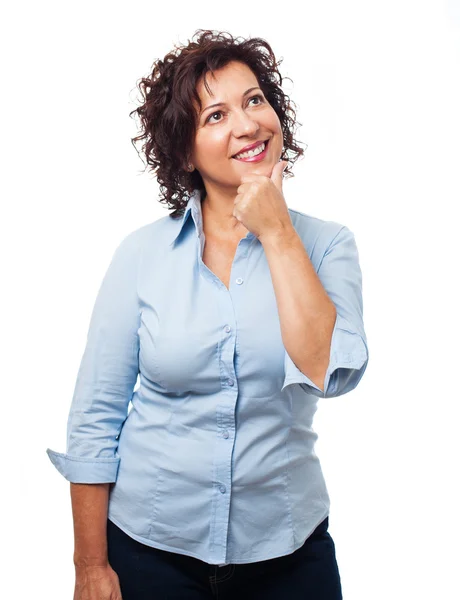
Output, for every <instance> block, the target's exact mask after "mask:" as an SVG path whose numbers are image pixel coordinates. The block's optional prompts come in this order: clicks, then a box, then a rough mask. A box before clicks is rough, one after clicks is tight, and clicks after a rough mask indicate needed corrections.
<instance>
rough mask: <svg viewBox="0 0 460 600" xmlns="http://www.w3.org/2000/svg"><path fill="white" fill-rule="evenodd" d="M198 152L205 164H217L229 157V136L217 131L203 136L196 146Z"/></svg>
mask: <svg viewBox="0 0 460 600" xmlns="http://www.w3.org/2000/svg"><path fill="white" fill-rule="evenodd" d="M196 151H197V154H198V155H199V157H200V158H201V160H203V161H204V162H210V161H211V162H216V161H218V160H220V159H221V158H222V157H227V153H228V136H227V135H226V134H224V133H219V132H217V131H216V132H212V133H210V134H209V135H207V136H202V137H201V139H200V140H199V142H197V144H196Z"/></svg>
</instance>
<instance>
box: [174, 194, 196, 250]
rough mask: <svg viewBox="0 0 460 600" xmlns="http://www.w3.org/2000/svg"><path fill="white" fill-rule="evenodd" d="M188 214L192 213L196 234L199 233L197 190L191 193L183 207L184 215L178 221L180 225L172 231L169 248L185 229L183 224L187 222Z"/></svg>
mask: <svg viewBox="0 0 460 600" xmlns="http://www.w3.org/2000/svg"><path fill="white" fill-rule="evenodd" d="M190 213H192V217H193V220H194V222H195V226H196V228H197V231H198V233H200V232H201V230H202V223H203V221H202V218H201V193H200V190H199V189H194V190H193V192H192V193H191V194H190V197H189V199H188V202H187V205H186V207H185V211H184V214H183V216H182V219H181V221H180V225H179V227H178V229H177V230H176V229H174V234H173V238H172V240H171V242H170V244H169V245H170V246H173V245H174V244H175V242H176V240H177V238H178V237H179V236H180V234H181V232H182V230H183V229H184V227H185V224H186V223H187V221H188V218H189V216H190Z"/></svg>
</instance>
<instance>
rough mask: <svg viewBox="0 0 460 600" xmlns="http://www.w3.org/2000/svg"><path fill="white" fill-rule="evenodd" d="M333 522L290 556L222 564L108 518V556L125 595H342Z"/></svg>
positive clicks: (324, 598)
mask: <svg viewBox="0 0 460 600" xmlns="http://www.w3.org/2000/svg"><path fill="white" fill-rule="evenodd" d="M328 525H329V517H326V519H324V521H323V522H322V523H320V524H319V525H318V527H317V528H316V529H315V530H314V531H313V533H312V534H311V535H310V537H309V538H307V540H306V541H305V543H304V545H303V546H301V547H300V548H299V549H298V550H296V551H295V552H293V553H291V554H288V555H286V556H280V557H277V558H272V559H269V560H264V561H260V562H255V563H247V564H229V565H225V566H223V567H219V566H218V565H210V564H208V563H206V562H203V561H201V560H199V559H197V558H194V557H192V556H186V555H184V554H178V553H175V552H168V551H166V550H160V549H158V548H152V547H151V546H147V545H145V544H141V543H140V542H138V541H137V540H134V539H133V538H131V537H130V536H129V535H127V534H126V533H125V532H124V531H122V530H121V529H120V528H119V527H117V526H116V525H115V524H114V523H112V521H110V520H109V519H107V546H108V559H109V563H110V566H111V567H112V569H113V570H114V571H115V572H116V573H117V575H118V578H119V581H120V588H121V594H122V597H123V600H188V599H189V600H234V599H237V600H342V589H341V583H340V575H339V569H338V565H337V561H336V556H335V544H334V541H333V540H332V537H331V536H330V534H329V532H328V531H327V529H328Z"/></svg>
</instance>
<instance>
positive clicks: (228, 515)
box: [47, 190, 368, 564]
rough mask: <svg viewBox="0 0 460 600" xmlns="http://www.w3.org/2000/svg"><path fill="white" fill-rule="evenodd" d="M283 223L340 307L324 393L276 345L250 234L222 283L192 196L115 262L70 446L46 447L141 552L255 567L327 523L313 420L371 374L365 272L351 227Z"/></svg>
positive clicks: (303, 219) (270, 301)
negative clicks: (105, 500)
mask: <svg viewBox="0 0 460 600" xmlns="http://www.w3.org/2000/svg"><path fill="white" fill-rule="evenodd" d="M289 213H290V216H291V220H292V223H293V225H294V227H295V229H296V231H297V233H298V234H299V236H300V238H301V239H302V241H303V243H304V246H305V249H306V252H307V253H308V255H309V257H310V259H311V261H312V264H313V265H314V267H315V269H316V271H317V273H318V275H319V277H320V279H321V281H322V283H323V285H324V287H325V289H326V291H327V293H328V294H329V297H330V298H331V299H332V301H333V302H334V304H335V306H336V309H337V318H336V323H335V326H334V332H333V336H332V343H331V351H330V363H329V367H328V370H327V374H326V377H325V386H324V392H323V391H321V389H320V388H319V387H317V386H316V385H315V384H314V383H313V382H312V381H311V380H310V379H309V378H308V377H307V376H306V375H305V374H304V373H302V372H301V371H300V370H299V369H298V368H297V367H296V365H295V364H294V363H293V361H292V360H291V358H290V357H289V355H288V353H287V352H286V350H285V348H284V346H283V342H282V338H281V330H280V321H279V317H278V311H277V305H276V298H275V294H274V289H273V285H272V281H271V276H270V269H269V265H268V262H267V260H266V257H265V253H264V250H263V246H262V244H261V243H260V241H259V240H258V238H257V237H256V236H254V234H252V233H248V234H247V236H246V237H245V238H243V239H241V240H240V242H239V244H238V247H237V250H236V254H235V257H234V260H233V264H232V271H231V277H230V289H227V288H226V286H225V285H224V284H223V283H222V282H221V281H220V279H219V278H218V277H217V276H216V275H214V273H213V272H212V271H211V270H210V269H209V268H208V267H207V266H206V265H205V264H204V263H203V261H202V260H201V256H202V252H203V248H204V241H205V240H204V234H203V228H202V214H201V202H200V194H199V192H198V190H195V191H194V192H193V193H192V194H191V195H190V197H189V201H188V204H187V208H186V211H185V213H184V216H183V218H179V219H178V220H175V219H172V218H171V217H170V216H169V215H166V216H165V217H163V218H160V219H158V220H157V221H155V222H153V223H149V224H147V225H144V226H143V227H140V228H139V229H137V230H135V231H133V232H131V233H130V234H128V235H127V236H126V237H125V238H124V239H123V240H122V242H121V243H120V244H119V246H118V247H117V249H116V250H115V252H114V255H113V258H112V261H111V263H110V265H109V267H108V269H107V271H106V274H105V276H104V278H103V281H102V284H101V287H100V289H99V292H98V295H97V298H96V301H95V305H94V309H93V312H92V316H91V320H90V324H89V330H88V335H87V342H86V347H85V350H84V353H83V357H82V360H81V364H80V368H79V371H78V375H77V380H76V384H75V391H74V395H73V400H72V403H71V406H70V412H69V417H68V421H67V451H66V453H60V452H55V451H54V450H51V449H49V448H48V449H47V453H48V456H49V458H50V459H51V461H52V463H53V464H54V465H55V467H56V468H57V470H58V471H59V472H60V473H61V474H62V475H63V476H64V477H65V478H66V479H67V480H68V481H71V482H73V483H106V482H112V483H113V486H111V491H110V498H109V507H108V517H109V518H110V519H111V520H112V521H113V522H114V523H115V524H117V525H118V526H119V527H120V528H122V529H123V530H124V531H125V532H126V533H128V534H129V535H130V536H131V537H132V538H133V539H136V540H137V541H139V542H141V543H144V544H147V545H149V546H152V547H155V548H159V549H163V550H167V551H170V552H176V553H180V554H185V555H188V556H192V557H195V558H198V559H200V560H202V561H204V562H207V563H209V564H230V563H250V562H256V561H262V560H267V559H270V558H273V557H277V556H281V555H285V554H289V553H291V552H293V551H295V550H296V549H297V548H300V547H301V546H302V544H303V543H304V541H305V540H306V538H307V537H308V535H309V534H311V532H312V531H313V530H314V529H315V528H316V527H317V525H318V524H319V523H321V522H322V521H323V520H324V518H325V517H326V516H327V515H328V514H329V508H330V500H329V495H328V492H327V488H326V484H325V481H324V478H323V474H322V470H321V466H320V462H319V460H318V457H317V456H316V454H315V451H314V445H315V442H316V439H317V434H316V433H315V431H314V429H313V427H312V423H313V416H314V414H315V412H316V409H317V402H318V398H330V397H336V396H341V395H344V394H346V393H348V392H350V391H351V390H353V389H354V388H355V387H356V385H357V384H358V383H359V381H360V380H361V378H362V376H363V374H364V371H365V369H366V367H367V363H368V348H367V341H366V335H365V331H364V325H363V305H362V293H361V270H360V266H359V258H358V250H357V247H356V244H355V240H354V236H353V233H352V232H351V231H350V230H349V229H348V228H347V227H345V226H343V225H341V224H338V223H335V222H333V221H324V220H321V219H318V218H315V217H312V216H309V215H306V214H304V213H302V212H299V211H296V210H293V209H289ZM137 381H138V382H139V385H138V387H136V383H137ZM130 402H131V404H130Z"/></svg>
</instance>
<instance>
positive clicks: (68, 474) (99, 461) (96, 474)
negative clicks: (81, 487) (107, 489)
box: [46, 448, 120, 483]
mask: <svg viewBox="0 0 460 600" xmlns="http://www.w3.org/2000/svg"><path fill="white" fill-rule="evenodd" d="M46 453H47V454H48V456H49V458H50V460H51V462H52V463H53V465H54V466H55V467H56V469H57V470H58V471H59V473H60V474H61V475H62V476H63V477H65V479H67V481H70V482H71V483H112V482H114V481H116V479H117V474H118V467H119V465H120V458H119V457H118V458H82V457H79V456H69V455H68V454H62V453H61V452H55V451H54V450H51V449H50V448H47V449H46Z"/></svg>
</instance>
